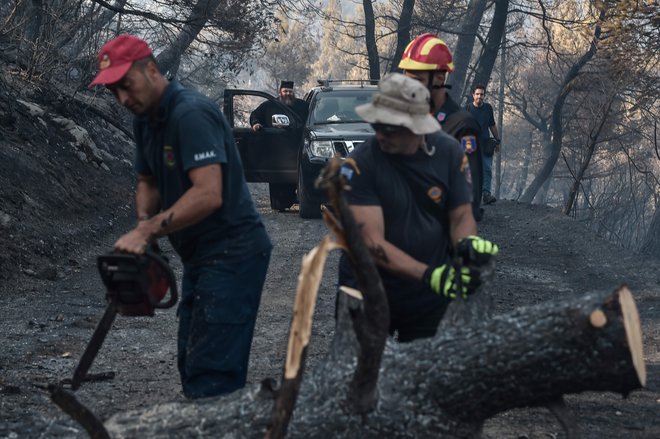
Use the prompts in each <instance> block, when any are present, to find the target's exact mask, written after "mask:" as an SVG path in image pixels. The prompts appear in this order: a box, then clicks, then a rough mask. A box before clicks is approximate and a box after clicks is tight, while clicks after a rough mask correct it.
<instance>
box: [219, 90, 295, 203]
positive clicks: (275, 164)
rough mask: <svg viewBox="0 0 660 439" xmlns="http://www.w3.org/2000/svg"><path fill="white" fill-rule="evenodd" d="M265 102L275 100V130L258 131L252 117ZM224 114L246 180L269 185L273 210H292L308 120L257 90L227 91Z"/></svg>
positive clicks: (273, 124) (270, 128)
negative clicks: (251, 124)
mask: <svg viewBox="0 0 660 439" xmlns="http://www.w3.org/2000/svg"><path fill="white" fill-rule="evenodd" d="M265 101H271V105H273V106H275V107H276V109H277V111H276V114H275V115H273V116H272V127H268V128H266V127H264V128H261V129H260V130H259V131H256V132H255V131H253V130H252V127H251V126H250V114H251V113H252V111H254V109H255V108H257V107H258V106H259V105H260V104H261V103H263V102H265ZM280 110H281V111H280ZM223 112H224V114H225V116H226V117H227V120H228V121H229V125H230V126H231V129H232V132H233V135H234V140H235V142H236V146H237V148H238V151H239V153H240V155H241V160H242V162H243V170H244V172H245V179H246V180H247V181H248V182H256V183H268V184H269V192H270V204H271V208H273V209H275V210H279V211H282V210H284V209H287V208H289V207H291V206H292V205H293V204H294V203H295V202H296V201H297V198H296V185H297V181H298V159H299V156H300V148H301V144H302V134H303V126H304V122H305V121H303V120H301V119H300V118H299V116H298V115H297V114H296V113H295V112H294V111H293V110H292V109H291V108H289V107H287V106H286V105H284V104H282V103H281V102H279V101H278V100H277V99H276V98H275V97H274V96H272V95H270V94H268V93H265V92H261V91H255V90H239V89H226V90H225V92H224V99H223Z"/></svg>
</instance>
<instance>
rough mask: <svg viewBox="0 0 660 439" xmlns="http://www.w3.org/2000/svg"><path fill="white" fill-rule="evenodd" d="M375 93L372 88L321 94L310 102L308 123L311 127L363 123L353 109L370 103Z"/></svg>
mask: <svg viewBox="0 0 660 439" xmlns="http://www.w3.org/2000/svg"><path fill="white" fill-rule="evenodd" d="M375 91H376V90H375V88H373V89H359V90H343V91H337V90H329V91H324V92H321V93H319V94H317V95H316V99H314V101H313V102H312V108H311V112H312V116H311V119H310V121H311V123H312V124H313V125H321V124H329V123H356V122H364V121H363V120H362V119H361V118H360V116H358V115H357V113H355V107H357V106H358V105H362V104H366V103H368V102H371V97H372V96H373V94H374V92H375Z"/></svg>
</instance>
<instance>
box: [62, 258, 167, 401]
mask: <svg viewBox="0 0 660 439" xmlns="http://www.w3.org/2000/svg"><path fill="white" fill-rule="evenodd" d="M97 266H98V270H99V274H100V275H101V280H102V281H103V284H104V285H105V288H106V293H105V299H106V301H107V303H108V306H107V307H106V309H105V313H104V314H103V317H101V320H100V321H99V323H98V325H97V326H96V329H94V334H92V339H91V340H90V341H89V344H88V345H87V347H86V348H85V352H83V355H82V357H80V362H79V363H78V366H77V367H76V369H75V371H74V373H73V378H72V379H71V388H72V389H73V390H77V389H78V388H79V387H80V384H81V383H82V381H83V380H84V379H85V377H86V375H87V371H88V370H89V368H90V367H91V365H92V362H93V361H94V358H95V357H96V354H98V351H99V349H100V348H101V345H102V344H103V340H105V336H106V335H107V333H108V331H109V330H110V328H111V327H112V323H113V322H114V320H115V317H116V316H117V314H118V313H119V314H121V315H124V316H153V315H154V312H155V310H156V309H163V308H171V307H172V306H174V305H175V304H176V302H177V300H178V294H177V289H176V279H175V277H174V273H173V272H172V269H171V268H170V266H169V264H168V263H167V260H166V259H165V258H164V257H163V256H161V255H160V254H158V252H157V251H154V250H147V251H146V252H145V253H144V254H143V255H135V254H128V253H116V252H113V253H108V254H105V255H101V256H99V257H98V258H97ZM168 291H169V295H168Z"/></svg>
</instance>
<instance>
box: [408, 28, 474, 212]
mask: <svg viewBox="0 0 660 439" xmlns="http://www.w3.org/2000/svg"><path fill="white" fill-rule="evenodd" d="M399 68H400V69H403V73H404V74H405V75H406V76H410V77H411V78H414V79H417V80H418V81H420V82H421V83H422V84H424V85H425V86H426V87H427V88H428V89H429V92H430V93H431V114H433V115H434V116H435V118H436V119H437V121H438V122H439V123H440V125H441V126H442V130H443V131H444V132H446V133H448V134H449V135H451V136H454V137H455V138H456V139H457V140H458V141H459V142H460V143H461V146H462V147H463V151H465V154H466V155H467V157H468V161H469V163H470V171H471V175H472V214H473V215H474V218H475V220H477V221H480V220H481V218H482V215H483V209H482V208H481V189H482V188H481V186H482V163H481V161H482V157H481V148H480V144H479V141H478V137H479V132H480V129H479V125H478V124H477V121H476V120H474V118H473V117H472V116H471V115H470V113H468V112H467V111H465V110H462V109H461V108H460V107H459V106H458V104H457V103H456V102H454V100H453V99H452V98H451V96H449V93H447V91H446V88H447V87H448V86H447V85H446V84H445V82H446V80H447V75H448V74H449V73H451V72H453V71H454V63H453V61H452V54H451V51H450V50H449V47H447V45H446V44H445V42H444V41H443V40H441V39H440V38H439V37H438V36H437V35H434V34H430V33H427V34H423V35H420V36H419V37H417V38H415V39H414V40H412V41H411V42H410V43H409V44H408V46H407V47H406V49H405V50H404V52H403V55H402V57H401V61H400V62H399Z"/></svg>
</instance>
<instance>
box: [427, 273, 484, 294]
mask: <svg viewBox="0 0 660 439" xmlns="http://www.w3.org/2000/svg"><path fill="white" fill-rule="evenodd" d="M423 280H424V283H426V284H427V285H428V286H429V287H430V288H431V290H432V291H433V292H434V293H436V294H442V295H443V296H445V297H447V298H449V299H455V298H456V297H457V293H458V285H457V282H456V281H457V279H456V270H455V269H454V267H452V266H451V265H447V264H443V265H440V266H439V267H429V268H427V269H426V272H424V278H423ZM460 281H461V282H460V283H461V287H460V289H461V295H462V297H463V298H466V297H467V296H468V295H469V294H472V293H474V292H475V291H476V290H477V288H478V287H479V285H481V278H480V275H479V270H476V269H474V268H472V267H461V277H460Z"/></svg>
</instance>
